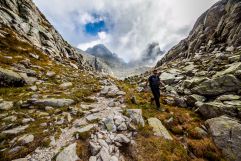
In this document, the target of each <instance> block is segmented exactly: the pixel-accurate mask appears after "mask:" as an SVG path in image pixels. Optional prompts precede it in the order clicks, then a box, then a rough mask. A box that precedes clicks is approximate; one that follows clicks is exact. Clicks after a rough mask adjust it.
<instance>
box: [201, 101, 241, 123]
mask: <svg viewBox="0 0 241 161" xmlns="http://www.w3.org/2000/svg"><path fill="white" fill-rule="evenodd" d="M231 102H232V101H230V102H224V103H222V102H215V101H214V102H208V103H202V104H201V105H200V106H199V112H200V113H201V114H202V115H203V117H205V118H208V119H209V118H214V117H219V116H221V115H224V114H227V115H230V116H234V117H237V116H238V111H239V110H240V109H241V107H240V104H238V103H236V106H235V104H234V103H233V104H231Z"/></svg>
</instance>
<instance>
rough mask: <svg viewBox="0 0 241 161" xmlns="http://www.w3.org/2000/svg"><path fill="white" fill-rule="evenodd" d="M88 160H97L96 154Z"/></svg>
mask: <svg viewBox="0 0 241 161" xmlns="http://www.w3.org/2000/svg"><path fill="white" fill-rule="evenodd" d="M89 161H97V157H96V156H91V157H90V159H89Z"/></svg>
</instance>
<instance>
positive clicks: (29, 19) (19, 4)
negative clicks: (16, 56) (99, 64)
mask: <svg viewBox="0 0 241 161" xmlns="http://www.w3.org/2000/svg"><path fill="white" fill-rule="evenodd" d="M0 6H1V7H0V24H1V26H0V27H1V31H2V29H3V28H8V29H10V30H11V31H13V32H15V34H16V36H17V38H18V39H20V40H21V41H26V42H28V43H30V44H32V45H34V46H35V47H36V48H38V49H39V50H41V51H42V52H43V53H46V54H47V55H49V56H50V57H51V58H52V59H55V60H58V61H64V60H71V61H73V63H76V64H77V65H78V66H79V67H83V66H82V65H81V64H82V56H81V55H80V54H78V52H77V51H76V50H75V49H74V48H73V47H71V46H70V45H69V44H68V43H67V42H66V41H65V40H64V39H63V38H62V36H61V35H60V34H59V33H58V32H57V31H56V30H55V28H54V27H53V26H52V25H51V24H50V23H49V22H48V20H47V19H46V18H45V17H44V15H43V14H42V13H41V12H40V11H39V10H38V8H37V7H36V6H35V5H34V3H33V2H32V1H31V0H11V1H6V0H2V1H0ZM5 32H8V30H5V31H4V33H3V34H5V35H7V33H5ZM9 34H11V33H9Z"/></svg>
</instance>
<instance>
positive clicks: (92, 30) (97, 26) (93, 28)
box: [85, 20, 107, 36]
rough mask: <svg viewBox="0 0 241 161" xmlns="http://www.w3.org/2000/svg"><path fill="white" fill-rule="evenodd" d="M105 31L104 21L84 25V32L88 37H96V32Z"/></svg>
mask: <svg viewBox="0 0 241 161" xmlns="http://www.w3.org/2000/svg"><path fill="white" fill-rule="evenodd" d="M101 31H107V28H106V24H105V21H104V20H100V21H97V22H93V23H87V24H86V25H85V32H86V33H87V34H90V35H93V36H95V35H97V34H98V32H101Z"/></svg>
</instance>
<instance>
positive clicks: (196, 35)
mask: <svg viewBox="0 0 241 161" xmlns="http://www.w3.org/2000/svg"><path fill="white" fill-rule="evenodd" d="M240 13H241V4H240V1H239V0H221V1H219V2H217V3H216V4H215V5H213V6H212V7H211V8H210V9H209V10H207V11H206V12H205V13H203V14H202V15H201V16H200V17H199V18H198V20H197V22H196V23H195V25H194V28H193V29H192V31H191V32H190V34H189V36H188V37H187V38H186V39H184V40H182V41H181V42H180V43H179V44H177V45H176V46H175V47H173V48H172V49H171V50H170V51H169V52H168V53H167V54H166V55H165V57H164V58H163V59H161V60H160V61H159V62H158V63H157V67H158V66H160V65H161V64H163V63H166V62H169V61H172V60H175V59H177V58H183V59H184V58H189V57H193V56H194V55H195V53H203V52H209V53H210V52H213V51H221V52H222V51H225V50H226V49H228V50H230V49H232V48H227V47H231V46H233V47H234V49H237V48H238V47H239V46H240V44H241V24H240V22H241V17H240Z"/></svg>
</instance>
